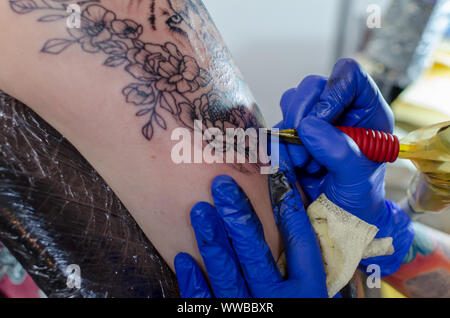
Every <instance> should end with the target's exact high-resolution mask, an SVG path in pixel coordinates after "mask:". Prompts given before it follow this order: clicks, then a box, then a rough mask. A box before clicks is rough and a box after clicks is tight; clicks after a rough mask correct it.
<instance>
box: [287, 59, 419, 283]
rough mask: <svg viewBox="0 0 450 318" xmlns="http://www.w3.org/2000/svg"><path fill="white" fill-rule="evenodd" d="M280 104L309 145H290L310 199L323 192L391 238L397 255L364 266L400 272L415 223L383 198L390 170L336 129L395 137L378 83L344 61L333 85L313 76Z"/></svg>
mask: <svg viewBox="0 0 450 318" xmlns="http://www.w3.org/2000/svg"><path fill="white" fill-rule="evenodd" d="M281 105H282V109H283V114H284V116H285V119H284V122H283V123H282V125H283V128H295V129H298V130H299V135H300V138H301V139H302V141H303V143H304V144H305V145H304V146H298V145H289V146H288V150H289V154H290V156H291V159H292V161H293V162H294V164H295V165H296V167H298V168H305V167H306V168H305V169H302V170H300V171H299V173H298V174H297V176H298V179H299V182H300V184H301V186H302V188H303V189H304V190H305V192H306V193H307V195H308V197H309V199H310V200H311V201H314V200H316V199H317V198H318V197H319V196H320V195H321V194H322V193H324V194H325V195H326V196H327V197H328V198H329V199H330V200H331V201H332V202H333V203H335V204H336V205H338V206H339V207H340V208H342V209H344V210H345V211H347V212H350V213H352V214H353V215H355V216H356V217H358V218H360V219H361V220H363V221H365V222H367V223H369V224H372V225H375V226H376V227H377V228H378V229H379V232H378V234H377V236H376V237H377V238H384V237H392V238H393V245H394V249H395V253H394V254H393V255H391V256H383V257H376V258H371V259H369V260H367V261H364V262H362V263H361V264H362V266H363V267H364V264H366V265H368V264H378V265H380V266H381V272H382V275H383V276H386V275H390V274H392V273H394V272H395V271H397V270H398V268H399V267H400V265H401V262H402V260H403V258H404V256H405V255H406V253H407V251H408V249H409V247H410V245H411V242H412V239H413V236H414V232H413V229H412V227H411V222H410V219H409V217H408V216H407V214H406V213H405V212H404V211H402V210H400V209H399V208H398V207H396V206H395V205H394V204H393V203H391V202H386V201H385V199H384V176H385V165H384V164H383V165H381V164H378V163H374V162H372V161H370V160H368V159H367V158H366V157H365V156H364V155H363V154H362V153H361V151H360V150H359V149H358V147H357V145H356V144H355V143H354V142H353V140H351V139H350V138H349V137H347V136H346V135H344V134H343V133H341V132H340V131H338V130H337V129H336V128H335V127H333V126H332V125H331V124H333V125H343V126H357V127H364V128H370V129H376V130H381V131H384V132H389V133H392V131H393V122H394V121H393V115H392V112H391V110H390V109H389V106H388V105H387V103H386V102H385V101H384V99H383V97H382V96H381V94H380V92H379V90H378V88H377V87H376V85H375V84H374V82H373V81H372V80H371V79H370V77H369V75H367V74H366V73H365V72H364V71H363V70H362V69H361V67H360V66H359V65H358V64H357V63H356V62H354V61H352V60H348V59H346V60H341V61H339V62H338V63H337V64H336V66H335V68H334V70H333V74H332V75H331V77H330V79H329V80H328V82H326V79H325V78H321V77H309V78H307V79H305V80H304V81H303V82H302V83H301V84H300V86H299V87H298V88H297V89H295V90H290V91H288V92H286V93H285V95H284V96H283V98H282V101H281ZM310 156H311V157H312V158H313V161H311V160H310V159H309V157H310ZM322 166H323V167H325V168H326V171H323V170H321V169H322V168H321V167H322Z"/></svg>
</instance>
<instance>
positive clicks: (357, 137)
mask: <svg viewBox="0 0 450 318" xmlns="http://www.w3.org/2000/svg"><path fill="white" fill-rule="evenodd" d="M336 128H337V129H339V130H340V131H342V132H343V133H344V134H346V135H348V136H349V137H350V138H352V139H353V140H354V141H355V143H356V144H357V145H358V147H359V149H361V152H362V153H363V154H364V155H365V156H366V157H367V158H368V159H370V160H372V161H375V162H380V163H382V162H394V161H396V160H397V158H398V155H399V152H400V141H399V139H398V138H397V136H395V135H391V134H388V133H385V132H382V131H377V130H372V129H365V128H358V127H336Z"/></svg>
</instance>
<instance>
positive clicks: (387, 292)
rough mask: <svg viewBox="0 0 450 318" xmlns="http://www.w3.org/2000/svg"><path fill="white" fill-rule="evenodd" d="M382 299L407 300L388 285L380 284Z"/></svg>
mask: <svg viewBox="0 0 450 318" xmlns="http://www.w3.org/2000/svg"><path fill="white" fill-rule="evenodd" d="M381 297H382V298H407V297H405V296H404V295H403V294H402V293H400V292H399V291H397V290H396V289H395V288H394V287H392V286H391V285H389V284H388V283H385V282H381Z"/></svg>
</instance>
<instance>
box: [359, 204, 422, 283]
mask: <svg viewBox="0 0 450 318" xmlns="http://www.w3.org/2000/svg"><path fill="white" fill-rule="evenodd" d="M374 225H375V226H376V227H377V228H378V229H379V231H378V233H377V235H376V237H375V238H385V237H392V240H393V242H392V244H393V246H394V254H392V255H387V256H379V257H372V258H367V259H364V260H362V261H361V263H360V266H361V267H363V268H365V267H367V266H368V265H370V264H377V265H379V266H380V268H381V276H382V277H384V276H389V275H391V274H393V273H395V272H396V271H397V270H398V269H399V268H400V266H401V264H402V261H403V259H404V257H405V255H406V254H407V253H408V251H409V248H410V246H411V243H412V241H413V238H414V229H413V227H412V224H411V219H410V218H409V216H408V214H407V213H406V212H405V211H403V210H402V209H401V208H400V207H399V206H398V205H397V204H395V203H394V202H391V201H385V209H384V211H383V212H382V213H380V215H379V217H378V218H377V220H376V223H375V224H374Z"/></svg>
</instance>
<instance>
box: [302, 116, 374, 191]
mask: <svg viewBox="0 0 450 318" xmlns="http://www.w3.org/2000/svg"><path fill="white" fill-rule="evenodd" d="M299 135H300V138H301V140H302V141H303V143H304V145H305V147H306V148H307V149H308V151H309V152H310V153H311V155H312V156H313V157H314V158H315V159H316V160H317V161H318V162H319V164H321V165H323V166H324V167H325V168H327V170H328V171H329V172H331V173H333V176H335V177H336V178H337V179H336V181H338V182H341V184H342V185H345V184H346V183H352V182H356V181H357V180H359V179H361V178H362V177H363V176H364V175H365V174H366V171H365V170H366V169H367V168H373V167H374V166H375V165H376V164H375V163H374V162H371V161H370V160H369V159H367V158H366V157H365V156H364V154H363V153H362V152H361V151H360V150H359V148H358V146H357V145H356V143H355V142H354V141H353V140H352V139H351V138H350V137H349V136H347V135H345V134H344V133H342V132H341V131H339V130H338V129H337V128H335V127H334V126H332V125H331V124H329V123H327V122H326V121H323V120H320V119H318V118H315V117H307V118H305V119H304V120H303V121H302V123H301V125H300V131H299Z"/></svg>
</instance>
